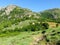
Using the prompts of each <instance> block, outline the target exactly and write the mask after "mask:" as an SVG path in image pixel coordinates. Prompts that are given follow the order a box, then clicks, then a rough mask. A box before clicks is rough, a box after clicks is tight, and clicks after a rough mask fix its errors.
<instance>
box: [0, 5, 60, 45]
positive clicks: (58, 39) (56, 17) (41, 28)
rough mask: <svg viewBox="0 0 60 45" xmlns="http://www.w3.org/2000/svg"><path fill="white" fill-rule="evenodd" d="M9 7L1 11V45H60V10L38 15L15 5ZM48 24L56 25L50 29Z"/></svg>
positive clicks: (47, 11) (43, 12) (51, 10)
mask: <svg viewBox="0 0 60 45" xmlns="http://www.w3.org/2000/svg"><path fill="white" fill-rule="evenodd" d="M8 7H9V9H7V8H8ZM8 7H6V8H4V9H1V10H0V45H35V43H36V45H58V44H59V45H60V13H59V12H60V9H58V8H55V9H49V10H45V11H42V12H40V13H38V12H32V11H31V10H30V9H26V8H21V7H18V6H14V5H13V6H8ZM11 7H14V8H11ZM10 8H11V10H12V11H11V10H10ZM8 10H9V11H8ZM48 22H49V23H51V22H53V23H56V25H53V24H51V25H52V28H50V27H49V26H51V25H49V23H48ZM53 26H56V27H55V28H53ZM35 38H36V39H35ZM36 40H37V41H36Z"/></svg>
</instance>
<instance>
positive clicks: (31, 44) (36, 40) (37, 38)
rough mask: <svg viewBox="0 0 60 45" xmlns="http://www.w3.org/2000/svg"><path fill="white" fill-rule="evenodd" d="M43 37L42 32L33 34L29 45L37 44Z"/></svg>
mask: <svg viewBox="0 0 60 45" xmlns="http://www.w3.org/2000/svg"><path fill="white" fill-rule="evenodd" d="M43 39H44V37H43V35H42V34H38V35H35V36H33V42H32V43H30V45H38V44H39V42H40V41H41V40H43Z"/></svg>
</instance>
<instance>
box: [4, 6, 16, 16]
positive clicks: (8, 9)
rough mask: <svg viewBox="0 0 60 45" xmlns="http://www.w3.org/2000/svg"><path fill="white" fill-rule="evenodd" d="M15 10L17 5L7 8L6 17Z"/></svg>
mask: <svg viewBox="0 0 60 45" xmlns="http://www.w3.org/2000/svg"><path fill="white" fill-rule="evenodd" d="M14 8H16V6H15V5H10V6H8V7H7V8H6V10H5V13H6V15H9V14H10V12H11V11H12V10H13V9H14Z"/></svg>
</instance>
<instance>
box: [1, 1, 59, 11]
mask: <svg viewBox="0 0 60 45" xmlns="http://www.w3.org/2000/svg"><path fill="white" fill-rule="evenodd" d="M8 5H17V6H20V7H23V8H28V9H31V10H32V11H35V12H39V11H43V10H46V9H51V8H60V0H0V7H4V6H8Z"/></svg>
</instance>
